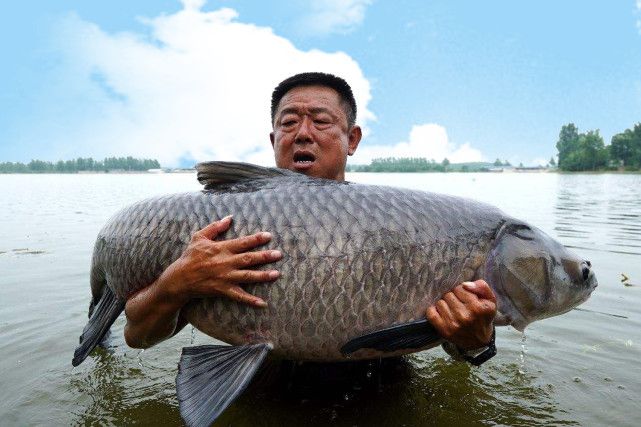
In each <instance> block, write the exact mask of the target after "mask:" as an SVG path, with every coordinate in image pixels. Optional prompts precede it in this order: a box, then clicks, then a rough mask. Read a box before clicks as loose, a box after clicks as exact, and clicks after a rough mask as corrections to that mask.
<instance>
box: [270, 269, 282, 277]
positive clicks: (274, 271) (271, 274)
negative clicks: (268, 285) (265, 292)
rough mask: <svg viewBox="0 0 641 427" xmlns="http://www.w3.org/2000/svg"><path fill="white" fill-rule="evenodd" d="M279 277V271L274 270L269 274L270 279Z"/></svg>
mask: <svg viewBox="0 0 641 427" xmlns="http://www.w3.org/2000/svg"><path fill="white" fill-rule="evenodd" d="M278 276H280V272H279V271H278V270H272V271H270V272H269V278H270V279H276V278H278Z"/></svg>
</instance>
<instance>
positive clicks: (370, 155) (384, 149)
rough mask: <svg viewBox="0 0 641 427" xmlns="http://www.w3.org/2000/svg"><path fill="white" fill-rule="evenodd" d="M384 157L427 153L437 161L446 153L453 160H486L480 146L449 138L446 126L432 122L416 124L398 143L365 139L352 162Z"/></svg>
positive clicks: (412, 155) (426, 155)
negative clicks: (451, 140) (371, 143)
mask: <svg viewBox="0 0 641 427" xmlns="http://www.w3.org/2000/svg"><path fill="white" fill-rule="evenodd" d="M381 157H424V158H426V159H434V160H436V161H437V162H441V161H442V160H443V159H444V158H446V157H447V159H448V160H449V161H450V162H452V163H461V162H480V161H484V158H483V155H482V154H481V152H480V151H479V150H477V149H476V148H473V147H472V146H470V144H469V143H465V144H462V145H456V144H454V143H452V142H450V141H449V138H448V136H447V131H446V130H445V128H444V127H443V126H440V125H437V124H433V123H431V124H422V125H414V126H413V127H412V130H411V131H410V135H409V141H407V142H399V143H398V144H396V145H367V141H363V142H361V144H360V146H359V147H358V150H357V151H356V154H354V157H353V160H352V162H353V163H355V164H368V163H370V162H371V161H372V159H375V158H381Z"/></svg>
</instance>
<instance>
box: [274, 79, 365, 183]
mask: <svg viewBox="0 0 641 427" xmlns="http://www.w3.org/2000/svg"><path fill="white" fill-rule="evenodd" d="M271 116H272V126H273V132H272V133H271V134H270V139H271V142H272V146H273V147H274V156H275V158H276V166H278V167H280V168H285V169H290V170H294V171H297V172H301V173H304V174H306V175H309V176H313V177H317V178H327V179H335V180H339V181H342V180H344V178H345V165H346V162H347V156H351V155H352V154H354V152H355V151H356V148H357V147H358V143H359V142H360V139H361V129H360V127H359V126H356V125H355V124H354V123H355V121H356V102H355V100H354V95H353V94H352V90H351V88H350V87H349V85H348V84H347V82H345V80H343V79H341V78H339V77H336V76H333V75H331V74H324V73H303V74H297V75H295V76H292V77H290V78H288V79H286V80H284V81H282V82H281V83H280V84H279V85H278V86H277V87H276V89H274V92H273V94H272V107H271Z"/></svg>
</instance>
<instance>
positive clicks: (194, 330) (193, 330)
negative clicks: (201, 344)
mask: <svg viewBox="0 0 641 427" xmlns="http://www.w3.org/2000/svg"><path fill="white" fill-rule="evenodd" d="M195 338H196V328H194V326H193V325H192V326H191V344H192V345H193V344H194V339H195Z"/></svg>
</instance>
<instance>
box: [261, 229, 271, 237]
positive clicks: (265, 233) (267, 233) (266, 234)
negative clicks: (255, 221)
mask: <svg viewBox="0 0 641 427" xmlns="http://www.w3.org/2000/svg"><path fill="white" fill-rule="evenodd" d="M260 237H262V238H263V239H271V238H272V233H269V232H267V231H263V232H262V233H260Z"/></svg>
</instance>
